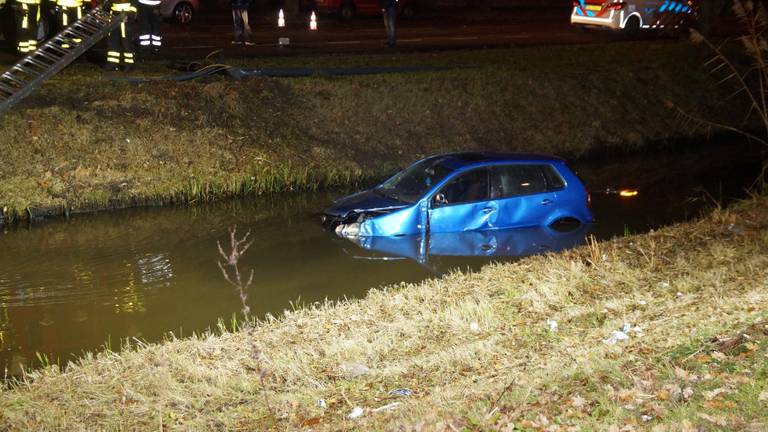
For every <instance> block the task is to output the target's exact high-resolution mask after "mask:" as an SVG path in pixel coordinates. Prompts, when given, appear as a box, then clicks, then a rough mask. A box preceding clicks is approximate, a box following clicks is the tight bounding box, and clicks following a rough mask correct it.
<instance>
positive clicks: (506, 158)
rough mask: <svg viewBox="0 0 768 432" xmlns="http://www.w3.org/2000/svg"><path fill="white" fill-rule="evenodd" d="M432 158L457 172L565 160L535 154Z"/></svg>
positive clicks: (457, 155)
mask: <svg viewBox="0 0 768 432" xmlns="http://www.w3.org/2000/svg"><path fill="white" fill-rule="evenodd" d="M432 158H436V159H438V158H439V159H441V163H442V164H444V165H446V166H450V167H451V168H453V169H455V170H458V169H463V168H467V167H472V166H476V165H485V164H487V163H491V162H547V163H551V162H563V159H561V158H558V157H556V156H547V155H541V154H535V153H495V152H458V153H445V154H440V155H435V156H433V157H432ZM430 159H431V158H430Z"/></svg>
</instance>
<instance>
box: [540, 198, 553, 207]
mask: <svg viewBox="0 0 768 432" xmlns="http://www.w3.org/2000/svg"><path fill="white" fill-rule="evenodd" d="M550 204H552V200H551V199H549V198H545V199H543V200H541V205H544V206H546V205H550Z"/></svg>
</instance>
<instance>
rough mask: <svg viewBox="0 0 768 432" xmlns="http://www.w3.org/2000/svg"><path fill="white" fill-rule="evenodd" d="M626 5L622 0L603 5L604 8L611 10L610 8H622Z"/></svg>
mask: <svg viewBox="0 0 768 432" xmlns="http://www.w3.org/2000/svg"><path fill="white" fill-rule="evenodd" d="M626 6H627V4H626V3H624V2H613V3H608V4H606V5H605V9H607V10H611V9H613V10H621V9H624V8H625V7H626Z"/></svg>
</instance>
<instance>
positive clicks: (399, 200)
mask: <svg viewBox="0 0 768 432" xmlns="http://www.w3.org/2000/svg"><path fill="white" fill-rule="evenodd" d="M589 202H590V196H589V193H588V192H587V190H586V188H585V187H584V185H583V184H582V182H581V181H580V180H579V178H578V177H577V176H576V174H575V173H574V172H573V171H571V169H570V168H568V166H566V164H565V161H563V160H562V159H559V158H556V157H552V156H542V155H534V154H504V153H485V152H472V153H450V154H442V155H437V156H431V157H428V158H426V159H422V160H420V161H418V162H416V163H414V164H413V165H411V166H410V167H408V168H406V169H405V170H403V171H401V172H399V173H397V174H395V175H394V176H393V177H391V178H389V179H388V180H386V181H385V182H384V183H382V184H380V185H378V186H376V187H374V188H372V189H369V190H366V191H363V192H359V193H356V194H353V195H350V196H347V197H344V198H341V199H339V200H337V201H335V202H334V203H333V204H332V205H331V206H330V207H328V208H327V209H325V211H324V212H323V221H324V223H326V224H328V225H330V226H332V227H334V229H335V231H336V233H337V234H339V235H341V236H343V237H350V236H402V235H412V234H425V233H447V232H462V231H475V230H487V229H501V228H516V227H529V226H549V225H552V224H553V223H555V222H560V221H569V222H577V223H589V222H592V213H591V212H590V211H589Z"/></svg>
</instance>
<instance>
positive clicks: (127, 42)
mask: <svg viewBox="0 0 768 432" xmlns="http://www.w3.org/2000/svg"><path fill="white" fill-rule="evenodd" d="M131 15H132V14H129V15H128V19H127V20H126V21H123V22H122V23H121V24H120V26H119V27H117V28H116V29H114V30H112V31H111V32H109V40H108V41H107V62H109V63H112V64H115V65H132V64H133V59H134V49H133V30H132V28H131V27H132V26H131V24H130V22H131V21H133V20H132V18H133V17H132V16H131Z"/></svg>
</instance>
